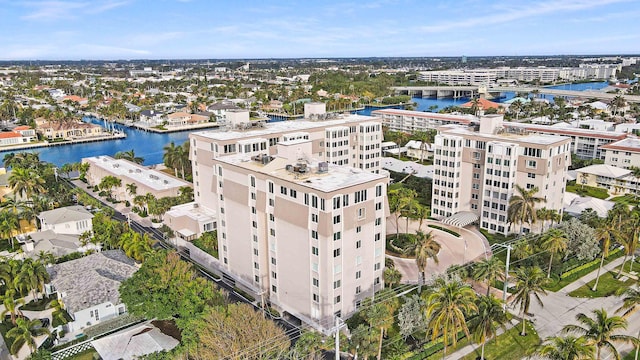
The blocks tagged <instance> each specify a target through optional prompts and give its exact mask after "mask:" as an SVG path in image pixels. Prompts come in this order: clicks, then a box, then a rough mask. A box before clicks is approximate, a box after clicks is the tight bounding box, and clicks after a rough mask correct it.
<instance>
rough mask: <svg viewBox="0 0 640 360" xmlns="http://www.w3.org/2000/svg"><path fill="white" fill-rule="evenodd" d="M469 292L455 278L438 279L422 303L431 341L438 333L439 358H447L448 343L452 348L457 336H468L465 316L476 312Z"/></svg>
mask: <svg viewBox="0 0 640 360" xmlns="http://www.w3.org/2000/svg"><path fill="white" fill-rule="evenodd" d="M475 298H476V294H475V292H474V291H473V289H472V288H471V287H470V286H469V285H467V284H465V283H463V282H462V281H460V280H457V279H450V280H446V279H444V278H438V279H437V280H436V283H435V287H434V290H433V292H431V293H430V294H429V295H428V296H427V298H426V300H425V304H426V305H425V317H426V318H427V319H428V320H427V321H428V328H429V329H431V340H432V341H435V340H436V339H437V338H438V336H440V335H441V334H442V343H443V345H444V353H443V358H444V357H445V356H446V355H447V347H448V345H449V343H452V344H453V346H456V344H457V343H458V333H459V332H460V331H463V332H464V333H465V335H467V337H470V333H469V328H468V327H467V323H466V319H465V314H470V313H472V312H474V311H478V306H477V305H476V303H475Z"/></svg>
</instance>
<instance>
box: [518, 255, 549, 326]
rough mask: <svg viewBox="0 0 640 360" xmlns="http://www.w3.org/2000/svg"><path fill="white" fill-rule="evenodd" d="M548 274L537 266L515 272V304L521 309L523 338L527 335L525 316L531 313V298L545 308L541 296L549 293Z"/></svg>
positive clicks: (522, 268)
mask: <svg viewBox="0 0 640 360" xmlns="http://www.w3.org/2000/svg"><path fill="white" fill-rule="evenodd" d="M545 275H546V274H545V273H544V271H542V269H540V268H539V267H537V266H535V267H533V268H524V267H521V268H517V269H516V271H515V280H516V285H515V294H514V295H513V302H514V303H515V304H518V305H519V307H520V317H521V318H522V333H521V334H522V336H525V335H526V334H527V333H526V327H525V325H526V321H525V320H524V317H525V315H527V314H528V313H529V306H530V305H531V297H533V298H534V299H536V301H537V302H538V304H540V306H541V307H542V306H544V304H543V303H542V299H540V294H543V295H546V294H547V291H546V290H545V289H544V286H545V285H546V284H547V283H548V282H549V279H547V278H546V276H545Z"/></svg>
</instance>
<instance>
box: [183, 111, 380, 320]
mask: <svg viewBox="0 0 640 360" xmlns="http://www.w3.org/2000/svg"><path fill="white" fill-rule="evenodd" d="M322 105H324V104H322ZM305 110H307V111H306V114H307V116H306V120H300V121H288V122H279V123H271V124H264V125H258V126H250V128H249V129H246V130H243V129H245V128H246V126H247V124H248V123H249V121H248V120H249V119H248V112H246V111H235V112H229V113H228V114H227V119H228V120H230V121H231V124H236V126H235V127H234V128H232V129H229V130H228V131H202V132H196V133H192V134H191V135H190V141H191V149H192V150H191V151H192V153H191V157H192V162H193V169H194V186H195V188H194V189H195V196H196V204H198V209H206V211H208V212H209V213H210V214H215V216H216V221H217V231H218V242H219V252H220V255H219V260H220V263H221V266H222V267H223V268H224V270H225V272H226V273H228V274H230V275H231V276H232V277H233V278H234V279H235V280H236V284H237V285H238V286H241V287H243V288H245V289H247V290H249V291H251V292H253V293H254V294H256V295H258V298H260V296H262V297H263V298H264V300H265V301H268V302H270V303H271V305H272V306H274V307H276V308H278V309H279V310H281V311H285V312H287V313H290V314H292V315H294V316H296V317H298V318H300V319H302V320H303V321H304V322H306V323H309V324H311V325H313V326H314V327H316V328H317V329H319V330H328V329H330V328H331V327H332V326H333V321H334V317H335V315H339V316H344V317H346V316H349V315H350V314H351V313H353V312H354V311H355V309H356V307H357V306H358V304H359V302H360V301H361V300H362V299H364V298H366V297H367V296H371V295H372V293H373V291H374V289H377V290H379V289H380V288H381V287H382V271H383V270H384V247H385V246H384V243H385V239H384V238H385V233H386V222H385V217H386V213H387V212H388V206H387V203H386V186H387V182H388V178H387V176H386V174H385V173H384V171H383V173H382V174H381V173H380V172H381V170H380V143H381V140H382V125H381V121H380V119H376V118H372V117H368V116H357V115H339V116H337V115H334V116H327V115H325V114H324V106H320V105H318V104H313V103H312V104H310V107H309V108H307V109H305Z"/></svg>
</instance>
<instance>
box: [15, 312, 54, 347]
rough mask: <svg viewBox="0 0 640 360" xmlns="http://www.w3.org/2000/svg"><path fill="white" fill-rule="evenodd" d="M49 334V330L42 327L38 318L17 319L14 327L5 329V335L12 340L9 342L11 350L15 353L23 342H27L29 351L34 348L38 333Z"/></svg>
mask: <svg viewBox="0 0 640 360" xmlns="http://www.w3.org/2000/svg"><path fill="white" fill-rule="evenodd" d="M45 334H47V335H48V334H50V332H49V330H48V329H47V328H45V327H42V324H41V323H40V320H38V319H35V320H31V321H29V320H26V319H18V320H17V322H16V327H14V328H13V329H11V330H9V331H7V334H6V336H7V337H8V338H10V339H14V340H13V344H11V352H12V353H14V354H17V353H18V351H19V350H20V348H21V347H22V345H23V344H27V346H28V347H29V350H30V353H33V351H34V350H35V349H36V341H35V337H36V336H40V335H45Z"/></svg>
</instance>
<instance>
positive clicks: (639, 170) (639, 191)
mask: <svg viewBox="0 0 640 360" xmlns="http://www.w3.org/2000/svg"><path fill="white" fill-rule="evenodd" d="M629 170H631V176H633V177H634V178H635V179H636V191H635V198H636V201H638V195H640V167H637V166H631V167H629Z"/></svg>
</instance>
